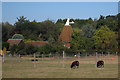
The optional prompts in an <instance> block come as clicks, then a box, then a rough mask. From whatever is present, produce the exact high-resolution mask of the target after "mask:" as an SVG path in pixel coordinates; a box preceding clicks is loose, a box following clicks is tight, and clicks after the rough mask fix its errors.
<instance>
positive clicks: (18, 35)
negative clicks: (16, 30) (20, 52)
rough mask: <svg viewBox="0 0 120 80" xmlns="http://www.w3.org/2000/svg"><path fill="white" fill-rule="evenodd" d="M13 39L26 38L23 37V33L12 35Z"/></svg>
mask: <svg viewBox="0 0 120 80" xmlns="http://www.w3.org/2000/svg"><path fill="white" fill-rule="evenodd" d="M12 39H24V37H23V35H21V34H14V35H13V36H12Z"/></svg>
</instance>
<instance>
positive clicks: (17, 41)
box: [7, 39, 24, 49]
mask: <svg viewBox="0 0 120 80" xmlns="http://www.w3.org/2000/svg"><path fill="white" fill-rule="evenodd" d="M7 42H8V43H9V49H10V48H11V47H12V46H13V45H14V44H16V45H19V44H24V41H23V39H8V40H7Z"/></svg>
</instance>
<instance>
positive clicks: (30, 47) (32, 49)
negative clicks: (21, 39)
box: [25, 44, 37, 54]
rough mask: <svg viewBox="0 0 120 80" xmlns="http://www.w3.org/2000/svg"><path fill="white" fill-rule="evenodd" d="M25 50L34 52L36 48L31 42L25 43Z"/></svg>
mask: <svg viewBox="0 0 120 80" xmlns="http://www.w3.org/2000/svg"><path fill="white" fill-rule="evenodd" d="M25 51H26V54H34V53H35V52H37V48H36V47H34V46H33V45H31V44H26V46H25Z"/></svg>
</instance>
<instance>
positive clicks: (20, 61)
mask: <svg viewBox="0 0 120 80" xmlns="http://www.w3.org/2000/svg"><path fill="white" fill-rule="evenodd" d="M19 62H21V56H20V54H19Z"/></svg>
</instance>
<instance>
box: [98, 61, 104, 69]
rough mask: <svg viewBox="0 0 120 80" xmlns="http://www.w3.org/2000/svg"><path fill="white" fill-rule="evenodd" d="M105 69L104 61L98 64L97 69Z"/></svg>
mask: <svg viewBox="0 0 120 80" xmlns="http://www.w3.org/2000/svg"><path fill="white" fill-rule="evenodd" d="M101 67H104V61H102V60H100V61H98V62H97V68H101Z"/></svg>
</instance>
